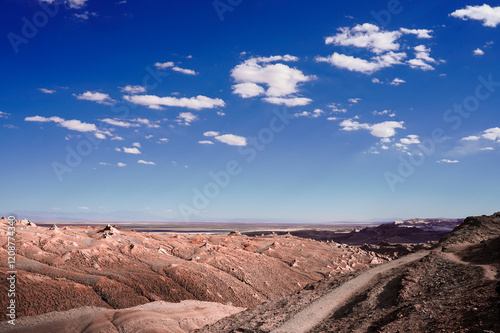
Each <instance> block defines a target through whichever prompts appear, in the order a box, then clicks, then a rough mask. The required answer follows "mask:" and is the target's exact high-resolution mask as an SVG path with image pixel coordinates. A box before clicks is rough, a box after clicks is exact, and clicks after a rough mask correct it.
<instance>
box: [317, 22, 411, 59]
mask: <svg viewBox="0 0 500 333" xmlns="http://www.w3.org/2000/svg"><path fill="white" fill-rule="evenodd" d="M338 30H339V31H340V32H339V33H337V34H336V35H335V36H331V37H327V38H326V39H325V44H334V45H337V46H339V45H340V46H354V47H358V48H366V49H368V50H370V51H372V52H374V53H376V54H381V53H383V52H387V51H396V50H398V49H399V44H398V43H396V40H397V39H399V37H401V34H402V33H401V32H399V31H381V30H380V28H379V27H377V26H376V25H374V24H371V23H365V24H358V25H356V26H354V27H353V28H348V27H343V28H339V29H338Z"/></svg>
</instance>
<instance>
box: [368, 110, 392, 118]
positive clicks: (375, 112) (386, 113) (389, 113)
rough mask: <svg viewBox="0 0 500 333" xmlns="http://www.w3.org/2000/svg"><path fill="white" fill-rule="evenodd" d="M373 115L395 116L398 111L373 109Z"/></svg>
mask: <svg viewBox="0 0 500 333" xmlns="http://www.w3.org/2000/svg"><path fill="white" fill-rule="evenodd" d="M372 114H373V115H375V116H384V115H388V116H389V117H391V118H392V117H395V116H396V113H395V112H392V111H391V110H384V111H373V112H372Z"/></svg>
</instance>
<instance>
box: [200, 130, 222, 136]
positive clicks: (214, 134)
mask: <svg viewBox="0 0 500 333" xmlns="http://www.w3.org/2000/svg"><path fill="white" fill-rule="evenodd" d="M219 134H220V133H219V132H215V131H208V132H205V133H203V136H209V137H210V136H217V135H219Z"/></svg>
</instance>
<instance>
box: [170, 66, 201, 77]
mask: <svg viewBox="0 0 500 333" xmlns="http://www.w3.org/2000/svg"><path fill="white" fill-rule="evenodd" d="M172 70H173V71H176V72H180V73H183V74H187V75H198V73H196V72H195V71H194V70H192V69H185V68H180V67H177V66H174V67H172Z"/></svg>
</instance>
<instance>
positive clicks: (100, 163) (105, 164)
mask: <svg viewBox="0 0 500 333" xmlns="http://www.w3.org/2000/svg"><path fill="white" fill-rule="evenodd" d="M99 165H104V166H107V165H111V163H106V162H99Z"/></svg>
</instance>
